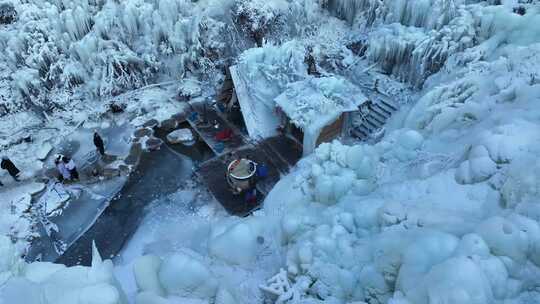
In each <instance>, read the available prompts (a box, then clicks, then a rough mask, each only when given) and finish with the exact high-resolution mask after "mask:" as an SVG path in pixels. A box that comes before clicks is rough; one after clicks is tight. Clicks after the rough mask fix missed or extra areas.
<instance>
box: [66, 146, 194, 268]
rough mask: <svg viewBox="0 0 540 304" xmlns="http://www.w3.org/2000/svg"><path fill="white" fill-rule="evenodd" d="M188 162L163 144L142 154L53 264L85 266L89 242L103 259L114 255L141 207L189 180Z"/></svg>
mask: <svg viewBox="0 0 540 304" xmlns="http://www.w3.org/2000/svg"><path fill="white" fill-rule="evenodd" d="M192 168H193V163H192V161H191V160H190V159H189V158H188V157H186V156H183V155H180V154H178V153H176V152H174V151H173V150H172V149H170V148H168V147H167V146H166V145H163V146H162V148H161V149H159V150H158V151H154V152H151V153H143V154H142V156H141V160H140V163H139V165H138V167H137V169H136V170H135V172H133V173H132V174H131V175H130V177H129V179H128V181H127V183H126V184H125V185H124V187H123V189H122V191H121V192H120V194H119V195H118V196H117V197H115V198H114V199H113V200H112V201H111V203H110V205H109V207H107V209H106V210H105V211H104V212H103V214H102V215H101V216H100V217H99V218H98V219H97V221H96V222H95V224H94V225H93V226H92V228H90V229H89V230H88V231H87V232H86V233H85V234H84V235H83V236H82V237H81V238H80V239H78V240H77V242H75V243H74V244H73V245H72V246H71V247H70V248H69V249H68V250H67V251H66V252H65V253H64V255H63V256H62V257H60V258H59V259H58V261H57V262H59V263H63V264H66V265H77V264H83V265H89V264H90V261H91V251H92V250H91V248H92V241H93V240H94V241H95V242H96V245H97V247H98V248H99V250H100V252H101V254H102V256H103V257H112V256H115V255H116V254H117V253H118V252H119V251H120V250H121V249H122V247H123V245H124V242H125V241H126V240H128V239H129V237H130V236H131V234H132V233H133V232H134V231H135V230H136V229H137V226H138V225H139V223H140V221H141V219H142V217H143V212H144V207H145V206H146V205H147V204H148V203H149V202H151V201H154V200H156V199H157V198H159V197H162V196H167V195H168V194H171V193H173V192H175V191H177V189H179V188H182V187H183V186H184V185H185V184H186V183H188V182H189V181H190V180H191V175H192V172H193V169H192Z"/></svg>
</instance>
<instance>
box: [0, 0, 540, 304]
mask: <svg viewBox="0 0 540 304" xmlns="http://www.w3.org/2000/svg"><path fill="white" fill-rule="evenodd" d="M68 2H69V1H68ZM68 2H65V1H64V2H62V1H61V2H58V1H56V2H54V3H52V2H47V1H26V2H25V3H19V2H17V3H15V5H16V8H17V12H18V19H19V21H17V23H16V24H12V25H6V26H5V27H3V29H2V31H6V32H2V35H1V37H0V44H1V45H2V46H4V48H5V50H6V51H5V54H4V57H5V58H4V57H3V58H2V59H3V60H2V61H3V63H2V64H3V65H5V67H6V69H5V71H4V72H2V73H3V74H2V75H6V74H13V75H12V76H13V77H11V78H9V77H5V79H6V80H2V82H3V84H2V86H1V88H2V93H6V94H5V95H6V96H7V97H3V99H10V102H9V103H6V104H7V109H8V110H10V111H11V112H9V113H8V114H5V116H2V119H1V120H0V132H2V138H1V143H2V145H3V146H5V147H6V149H3V153H7V154H9V155H10V156H11V155H13V157H12V159H13V160H14V161H15V163H16V164H20V166H21V168H23V169H24V170H23V171H24V172H25V174H26V176H25V180H24V181H23V182H22V183H21V184H19V185H20V186H21V187H23V185H26V184H27V183H30V181H29V180H28V179H29V178H30V177H31V176H34V175H35V172H38V171H39V170H40V169H41V168H42V167H43V164H42V163H41V162H39V159H38V158H39V157H40V155H43V154H45V152H42V151H45V150H47V149H43V150H41V147H45V145H46V143H47V142H48V143H50V144H51V145H53V146H55V143H56V141H54V140H51V139H54V138H62V137H64V136H66V134H68V133H69V132H68V131H70V130H71V129H72V128H73V127H74V126H78V125H79V123H83V121H86V120H89V122H84V125H85V126H86V124H87V123H88V124H89V125H90V124H94V123H96V124H100V123H101V122H102V121H103V120H107V119H109V118H110V117H113V118H111V120H118V121H123V122H129V123H131V124H133V125H136V126H140V125H143V124H144V123H146V122H147V121H149V120H150V119H156V121H157V123H156V124H159V121H163V120H166V119H169V118H170V117H171V115H174V114H176V113H178V112H181V111H184V110H185V109H187V108H189V106H188V105H187V104H186V103H184V102H178V101H177V100H175V99H174V98H173V97H176V95H178V94H179V93H180V92H187V93H189V94H190V95H191V94H194V95H198V93H199V92H198V88H200V89H201V90H202V93H201V95H202V97H201V100H202V99H203V97H207V96H210V95H211V92H209V91H212V89H208V90H207V89H206V88H205V84H206V83H204V82H203V83H202V84H201V85H200V86H195V85H194V86H191V84H186V85H185V86H180V87H179V86H177V85H174V86H172V85H171V86H170V87H167V86H155V87H147V88H145V89H142V90H140V91H133V92H129V93H128V94H124V95H119V96H115V97H114V98H113V97H111V98H110V99H108V100H107V101H115V102H118V103H120V104H124V105H125V106H126V109H125V113H123V114H121V115H117V116H112V114H110V113H107V111H106V104H105V103H104V102H101V101H99V100H97V99H99V98H94V97H95V96H109V95H116V94H118V93H120V92H123V91H126V90H131V89H135V88H142V87H143V86H144V85H146V84H147V83H152V82H157V81H162V80H163V81H168V80H170V79H179V78H182V77H186V79H194V78H196V79H199V78H200V79H201V80H203V79H207V78H212V79H213V80H211V81H209V82H208V84H209V85H208V86H209V87H211V86H213V85H214V84H215V82H213V81H215V80H216V79H219V78H220V75H218V74H219V73H216V70H217V66H219V65H220V64H222V66H220V68H225V67H226V66H227V65H229V63H230V62H236V69H237V71H238V73H237V74H238V78H241V80H240V81H239V83H241V84H242V85H243V86H244V87H243V89H241V90H240V91H245V92H246V94H244V95H242V93H240V94H239V98H241V100H240V102H241V104H242V108H243V109H244V108H246V109H247V108H248V107H247V106H246V104H247V105H250V106H254V108H253V109H254V110H253V111H247V110H246V111H245V112H244V114H245V115H246V116H245V117H244V118H245V120H246V122H247V124H248V125H247V127H248V132H249V133H250V135H251V136H253V137H258V136H268V135H266V134H271V131H273V130H275V126H276V124H278V123H279V122H278V121H272V119H274V118H275V115H274V112H273V109H274V107H275V104H276V101H275V100H276V97H278V96H280V95H282V94H283V95H282V96H286V95H287V94H288V95H287V96H290V97H294V98H287V100H282V102H283V104H285V106H284V107H283V108H287V106H290V108H288V109H289V110H290V111H289V114H290V115H291V117H293V118H295V119H296V120H297V121H299V122H303V123H305V126H309V125H312V124H313V123H314V122H315V121H318V119H321V120H320V121H325V122H326V121H331V120H332V119H333V118H328V117H325V116H324V115H321V113H322V114H327V112H332V111H335V110H339V111H342V110H343V109H344V108H346V107H344V108H343V109H339V108H337V109H336V108H335V107H334V106H335V105H336V104H335V103H330V104H331V105H332V107H330V109H331V110H330V111H326V110H325V111H319V112H317V111H314V112H312V113H313V114H312V115H305V113H304V112H301V111H302V110H304V109H302V108H301V107H300V106H301V105H302V104H299V103H297V102H301V101H303V102H304V104H307V105H310V104H311V105H313V104H312V103H311V102H312V101H313V100H312V99H309V97H311V96H320V95H313V94H312V93H314V91H315V92H316V93H317V94H318V93H321V92H322V93H323V95H324V97H325V98H326V99H325V100H330V101H332V102H335V101H336V100H335V99H332V98H329V96H328V95H325V94H324V93H325V92H326V91H325V90H324V89H321V90H311V88H310V87H309V86H311V85H312V84H313V83H316V82H317V81H321V82H323V81H328V80H329V79H334V80H336V79H340V77H344V78H346V79H347V81H351V82H352V83H354V84H355V85H357V86H359V87H360V88H361V89H362V90H370V89H372V88H373V86H372V85H373V84H372V83H370V82H368V81H367V80H369V79H370V78H369V77H367V76H368V74H369V73H366V72H362V71H363V70H364V69H357V68H354V67H355V66H356V65H358V66H362V67H364V66H373V71H372V73H371V74H378V73H380V72H383V73H386V74H388V76H384V77H385V78H384V79H386V83H385V86H382V88H386V87H392V83H395V82H396V81H401V82H402V83H400V84H396V85H395V86H394V87H395V88H402V87H403V86H405V85H410V86H411V87H413V88H415V90H416V91H415V94H414V95H410V96H407V97H403V96H401V97H399V99H398V100H410V101H411V103H410V104H407V105H403V107H401V108H400V110H399V111H398V113H396V114H395V115H393V116H392V118H391V119H390V121H389V122H388V123H387V124H386V126H385V131H384V134H382V135H381V137H380V138H378V139H377V140H376V141H375V140H374V141H372V142H363V143H359V142H355V141H354V140H352V139H349V138H346V139H345V140H343V142H338V141H335V142H332V143H325V144H322V145H320V146H319V147H318V148H317V149H315V150H314V152H313V153H311V154H310V155H309V156H307V157H305V158H303V159H302V160H301V161H300V162H299V163H298V165H297V166H296V167H295V168H293V169H292V170H291V172H290V173H289V174H288V175H286V176H283V178H282V179H281V181H280V182H279V183H278V184H277V185H276V186H275V187H274V189H273V190H272V192H271V193H270V194H269V195H268V196H267V197H266V200H265V202H264V207H263V209H262V210H259V211H257V212H255V214H254V215H253V216H250V217H248V218H235V217H228V216H226V215H225V214H224V213H223V212H222V211H221V212H220V211H218V207H217V205H216V204H217V203H216V202H215V201H213V200H212V199H211V198H209V196H207V195H205V194H204V193H203V192H204V191H201V189H200V188H199V186H198V185H195V186H193V187H191V188H189V189H181V190H180V191H179V192H178V193H176V194H175V195H172V196H170V197H167V198H159V199H158V200H157V202H153V203H152V204H151V206H152V207H153V208H154V209H152V208H150V211H148V214H147V217H146V218H145V219H144V220H143V222H142V223H141V226H140V229H139V231H137V233H136V234H135V235H134V237H133V239H132V240H131V241H130V242H129V243H128V244H127V247H126V249H125V250H124V252H123V253H122V254H121V255H120V257H118V259H117V260H115V263H116V266H115V267H114V269H113V266H112V264H111V263H110V262H109V261H100V259H98V258H97V255H96V261H95V263H94V265H92V267H87V268H85V267H72V268H67V267H63V266H58V265H52V264H48V263H45V264H44V263H33V264H25V263H23V262H22V261H20V259H19V258H18V256H19V255H20V250H19V247H18V245H16V246H12V245H11V241H10V240H9V239H7V238H5V237H4V238H0V253H1V254H0V257H1V259H0V281H1V282H2V283H5V284H1V285H2V286H3V287H2V288H1V291H0V294H1V295H0V296H1V297H2V299H3V300H4V301H5V302H7V303H19V302H20V303H23V302H24V303H36V302H37V303H70V304H71V303H126V302H127V301H131V302H134V303H150V304H155V303H160V304H165V303H208V302H210V303H220V304H229V303H254V302H261V303H262V302H263V301H264V297H265V296H266V295H265V294H264V292H263V291H261V290H260V289H259V286H261V285H262V286H267V287H276V286H275V285H273V284H274V283H275V284H278V285H279V284H281V285H280V286H277V287H276V288H271V289H272V290H274V291H276V290H279V292H277V293H278V294H276V296H278V298H277V299H270V300H269V301H273V300H275V302H277V303H280V302H281V303H321V302H325V303H393V304H406V303H407V304H412V303H414V304H424V303H425V304H428V303H478V304H480V303H509V304H510V303H511V304H528V303H538V302H539V301H540V293H538V291H537V290H536V289H537V286H538V284H539V282H540V267H539V265H540V258H539V256H540V255H539V253H540V238H539V235H540V234H539V232H540V224H539V220H540V208H538V198H539V194H540V165H539V164H538V161H537V160H538V158H539V156H540V149H539V147H540V131H539V130H540V128H539V123H538V122H539V120H538V118H539V117H540V112H539V110H538V106H537V104H538V100H539V98H540V89H539V88H540V84H539V79H540V76H539V75H538V69H539V68H540V65H539V63H540V56H539V55H538V54H540V46H539V42H540V35H539V32H538V28H537V27H534V26H531V25H532V24H537V23H538V18H539V11H538V7H537V4H538V2H537V1H534V2H530V3H522V2H524V1H502V3H501V5H498V1H461V0H460V1H450V0H448V1H447V0H422V1H401V0H400V1H378V0H358V1H352V0H328V1H303V0H302V1H300V0H299V1H287V2H284V1H266V2H264V1H263V2H261V1H258V0H257V1H240V2H238V1H212V0H209V1H199V2H189V1H188V2H185V1H154V2H152V1H150V2H148V1H147V2H144V1H125V2H122V3H116V2H111V1H109V2H106V3H101V4H100V5H97V4H95V3H94V2H91V1H90V2H88V3H86V2H85V3H72V2H69V3H68ZM516 6H520V7H523V8H524V9H525V12H524V15H520V14H517V13H516V12H514V8H516ZM242 14H243V15H242ZM119 16H121V17H119ZM238 16H245V17H246V20H247V21H246V20H244V23H242V22H241V21H240V20H239V18H236V17H238ZM333 16H337V17H338V18H342V19H344V21H342V20H339V19H336V18H334V17H333ZM49 20H54V22H49ZM90 24H93V26H89V25H90ZM257 31H260V32H257ZM254 33H262V34H264V35H263V37H262V38H260V39H259V40H260V42H261V44H262V47H258V48H250V46H251V45H253V44H254V41H253V40H254V38H253V37H250V36H249V35H250V34H254ZM258 42H259V41H258ZM352 43H357V45H358V46H359V47H358V50H354V48H353V47H349V46H350V45H351V44H352ZM246 49H247V50H246ZM238 54H241V55H239V57H237V55H238ZM308 54H311V55H312V56H313V57H314V58H313V59H314V61H315V63H314V64H315V67H316V68H317V71H318V72H319V73H320V75H321V77H320V78H310V77H311V76H308V75H307V64H306V62H305V61H304V60H305V59H306V55H308ZM216 58H219V59H216ZM222 58H223V61H224V62H226V63H224V62H220V60H221V59H222ZM236 59H237V60H236ZM356 62H358V64H357V63H356ZM42 71H50V73H48V74H47V77H49V78H48V79H45V78H42V75H41V74H42ZM337 75H341V76H337ZM381 77H382V76H381ZM214 78H216V79H214ZM11 79H12V80H11ZM366 79H367V80H366ZM377 79H378V78H377ZM6 81H8V82H9V83H10V86H12V87H13V88H14V90H13V92H11V91H9V90H7V89H6V85H5V84H6ZM11 81H13V85H11ZM235 82H236V80H235ZM306 85H309V86H308V88H310V90H304V88H305V86H306ZM314 87H317V86H314ZM330 87H333V86H330ZM76 88H77V89H76ZM72 90H73V91H72ZM77 90H80V91H79V93H80V92H81V91H82V92H86V93H88V95H85V94H82V95H77V94H74V95H70V94H72V93H73V92H75V91H77ZM346 90H347V89H340V90H339V91H338V93H342V92H343V91H346ZM179 91H180V92H179ZM408 92H409V91H407V90H401V91H399V92H397V94H408ZM393 93H395V92H388V91H385V92H383V93H382V94H388V95H389V98H391V99H393V98H394V96H395V95H394V94H393ZM43 94H45V95H43ZM49 94H50V95H49ZM182 94H184V93H182ZM207 94H208V95H207ZM186 95H187V94H186ZM22 96H26V97H28V98H29V99H22ZM40 96H41V97H40ZM43 96H47V97H48V96H52V97H55V98H44V97H43ZM88 96H92V97H91V98H89V97H88ZM332 96H335V95H332ZM416 96H418V97H419V98H416ZM11 97H13V98H11ZM11 100H13V101H11ZM23 100H29V101H30V102H27V103H24V102H23ZM49 100H53V101H54V102H48V101H49ZM81 100H82V102H81ZM316 100H319V99H316ZM337 100H346V101H351V100H350V99H348V98H346V97H345V98H341V99H339V98H338V99H337ZM319 101H320V100H319ZM60 108H64V109H65V110H61V109H60ZM315 108H317V107H315ZM13 109H18V111H15V110H13ZM42 109H50V111H44V110H42ZM2 111H5V110H2ZM0 113H3V112H0ZM45 113H47V114H45ZM68 113H69V114H68ZM39 114H41V115H48V116H49V118H45V117H41V116H40V115H39ZM297 114H298V115H297ZM330 114H332V113H328V116H332V115H333V114H332V115H330ZM109 115H110V116H109ZM258 115H260V117H258ZM105 117H109V118H107V119H106V118H105ZM299 124H301V123H299ZM49 128H55V129H49ZM88 128H89V127H88ZM257 132H260V134H258V133H257ZM27 135H31V137H32V139H33V142H27V141H24V139H25V138H27ZM81 136H86V135H81ZM109 144H113V145H114V144H115V143H114V142H111V143H109ZM90 145H91V143H90ZM116 148H118V147H115V148H114V150H116ZM81 151H88V147H84V148H82V149H81ZM75 159H77V158H75ZM2 174H3V175H1V176H0V178H2V181H3V182H5V183H6V188H2V189H1V191H2V197H4V196H3V195H4V193H10V191H11V189H17V190H14V192H12V194H10V197H13V199H15V198H17V199H20V202H23V203H24V206H27V203H28V202H29V200H28V198H29V195H30V194H29V192H32V191H26V190H25V191H23V190H20V189H19V187H15V186H14V184H15V183H14V182H12V181H10V180H9V178H8V177H7V176H6V175H5V174H4V173H2ZM190 182H191V181H189V180H186V183H190ZM21 189H22V188H21ZM1 203H2V204H6V206H3V207H4V208H2V210H7V211H9V212H7V211H6V212H4V211H3V212H2V213H0V227H1V231H0V233H1V234H4V235H10V233H12V229H15V230H18V231H23V233H22V235H25V234H26V232H24V231H25V227H29V226H30V224H29V223H30V222H31V221H30V220H29V219H27V218H25V217H24V216H22V214H23V213H24V212H23V211H22V210H23V209H25V208H26V207H24V206H23V207H21V208H17V209H16V210H15V212H14V213H11V208H10V207H9V204H10V203H8V202H5V201H4V200H2V201H1ZM10 236H11V235H10ZM133 266H134V268H135V271H134V272H133V271H132V268H133ZM113 272H114V274H116V275H118V277H119V278H120V280H121V284H122V287H120V286H119V285H118V284H117V283H116V282H115V280H114V278H113ZM269 279H270V281H268V280H269ZM268 285H270V286H268ZM122 290H125V292H126V293H127V296H126V298H124V296H123V292H122ZM39 301H41V302H39Z"/></svg>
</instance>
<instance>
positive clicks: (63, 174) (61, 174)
mask: <svg viewBox="0 0 540 304" xmlns="http://www.w3.org/2000/svg"><path fill="white" fill-rule="evenodd" d="M62 158H63V155H60V154H58V155H56V157H55V159H54V165H55V166H56V170H58V180H59V181H61V182H63V181H65V180H69V179H70V178H71V174H69V170H68V169H67V168H66V164H65V163H64V162H63V161H62Z"/></svg>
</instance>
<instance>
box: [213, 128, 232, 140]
mask: <svg viewBox="0 0 540 304" xmlns="http://www.w3.org/2000/svg"><path fill="white" fill-rule="evenodd" d="M232 135H233V132H232V130H231V129H228V128H227V129H223V130H221V131H219V132H217V133H216V136H215V138H216V140H217V141H228V140H230V139H231V137H232Z"/></svg>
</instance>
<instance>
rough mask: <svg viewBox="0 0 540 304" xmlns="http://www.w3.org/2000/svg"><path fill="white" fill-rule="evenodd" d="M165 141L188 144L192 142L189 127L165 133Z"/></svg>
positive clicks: (192, 138)
mask: <svg viewBox="0 0 540 304" xmlns="http://www.w3.org/2000/svg"><path fill="white" fill-rule="evenodd" d="M167 141H168V142H170V143H171V144H179V143H182V144H186V145H187V144H190V143H193V142H194V137H193V132H192V131H191V129H178V130H175V131H172V132H171V133H169V134H167Z"/></svg>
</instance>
